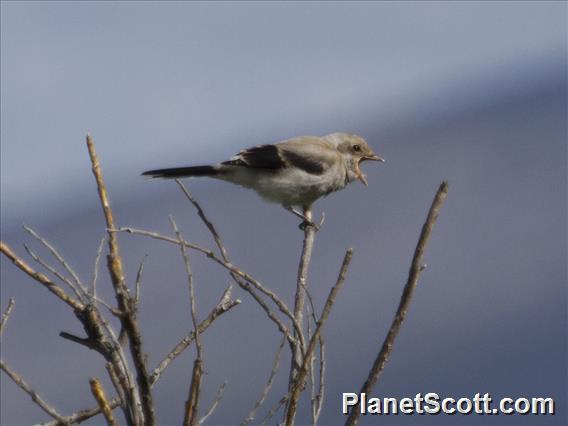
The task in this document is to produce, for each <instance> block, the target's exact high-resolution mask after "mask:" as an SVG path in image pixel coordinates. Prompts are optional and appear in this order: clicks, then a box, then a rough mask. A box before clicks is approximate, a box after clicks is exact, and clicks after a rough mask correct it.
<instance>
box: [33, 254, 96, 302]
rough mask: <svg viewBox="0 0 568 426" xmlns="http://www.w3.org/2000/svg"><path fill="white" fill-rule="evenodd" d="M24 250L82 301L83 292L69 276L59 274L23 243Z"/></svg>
mask: <svg viewBox="0 0 568 426" xmlns="http://www.w3.org/2000/svg"><path fill="white" fill-rule="evenodd" d="M24 250H26V252H27V253H28V255H29V256H30V257H31V258H32V259H33V260H34V261H35V262H37V263H39V264H40V265H41V266H43V267H44V268H45V269H46V270H48V271H49V272H51V273H52V274H53V275H55V276H56V277H57V278H59V279H60V280H61V281H62V282H63V283H64V284H67V286H68V287H69V288H70V289H71V291H72V292H73V293H74V294H75V296H77V299H79V300H81V301H82V302H84V301H85V300H84V297H83V294H82V293H81V292H80V291H79V289H78V288H77V287H76V284H75V283H73V281H71V280H70V279H69V278H67V277H66V276H64V275H63V274H61V273H60V272H59V271H58V270H57V269H55V268H54V267H53V266H51V265H49V264H48V263H47V262H46V261H44V260H43V259H42V258H40V257H39V256H38V255H37V254H36V253H35V252H34V251H33V250H32V249H30V248H29V247H28V246H27V245H26V244H24Z"/></svg>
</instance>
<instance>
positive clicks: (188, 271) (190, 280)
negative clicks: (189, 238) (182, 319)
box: [170, 216, 202, 359]
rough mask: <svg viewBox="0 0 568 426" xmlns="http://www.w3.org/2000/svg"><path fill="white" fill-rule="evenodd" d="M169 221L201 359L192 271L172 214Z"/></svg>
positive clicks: (198, 354) (198, 355) (198, 356)
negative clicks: (181, 268) (178, 249)
mask: <svg viewBox="0 0 568 426" xmlns="http://www.w3.org/2000/svg"><path fill="white" fill-rule="evenodd" d="M170 222H171V224H172V227H173V228H174V232H175V234H176V236H177V239H178V242H179V247H180V250H181V255H182V257H183V263H184V265H185V272H186V274H187V281H188V287H189V306H190V310H191V321H192V322H193V333H194V334H195V347H196V348H197V358H199V359H202V357H201V355H202V352H201V349H202V348H201V339H200V338H199V327H198V326H197V313H196V312H195V310H196V308H195V289H194V288H193V272H192V271H191V265H190V263H189V256H188V255H187V252H186V250H185V246H184V245H183V238H182V236H181V232H180V231H179V229H178V227H177V224H176V222H175V220H174V218H173V216H170Z"/></svg>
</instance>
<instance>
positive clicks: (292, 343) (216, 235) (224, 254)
mask: <svg viewBox="0 0 568 426" xmlns="http://www.w3.org/2000/svg"><path fill="white" fill-rule="evenodd" d="M176 183H177V184H178V186H179V187H180V188H181V190H182V191H183V193H184V195H185V196H186V198H187V199H188V200H189V201H190V202H191V204H193V206H194V207H195V209H196V210H197V215H198V216H199V218H200V219H201V220H202V222H203V223H204V224H205V226H206V227H207V229H208V230H209V232H210V233H211V236H212V237H213V239H214V240H215V244H216V245H217V247H218V248H219V252H220V253H221V258H222V259H223V260H224V261H225V262H226V263H228V264H230V263H231V262H230V260H229V255H228V253H227V250H226V249H225V246H224V244H223V240H222V239H221V237H220V235H219V233H218V232H217V230H216V229H215V226H214V225H213V223H212V222H211V221H210V220H209V219H208V218H207V215H206V214H205V211H204V210H203V208H202V207H201V205H200V204H199V202H198V201H197V200H196V199H195V198H194V197H193V195H191V193H190V192H189V190H188V189H187V188H186V186H185V185H184V184H183V183H182V181H181V180H179V179H176ZM230 275H231V277H232V278H233V280H234V281H235V282H236V283H237V285H238V286H239V287H241V288H242V289H243V290H244V291H246V292H248V293H249V294H250V295H251V296H252V298H253V299H254V300H255V301H256V302H257V303H258V304H259V305H260V307H261V308H262V309H263V310H264V311H265V313H266V315H267V316H268V318H269V319H271V320H272V321H273V322H274V323H275V324H276V326H277V327H278V330H279V331H280V332H281V333H282V334H284V335H285V336H286V338H287V339H288V342H289V343H290V348H291V350H292V352H294V351H295V350H296V349H295V348H296V346H297V344H298V342H299V343H300V345H301V351H302V352H303V351H304V350H305V342H304V339H303V335H301V336H300V339H295V338H294V337H293V336H292V334H291V333H290V332H289V331H288V328H287V327H286V326H284V324H283V323H282V322H281V321H280V320H279V319H278V318H277V317H276V316H275V315H274V313H273V312H272V311H271V310H270V308H269V307H268V305H267V304H266V303H265V302H264V300H263V299H262V298H261V297H260V296H259V295H258V294H256V292H255V291H254V289H253V288H251V287H250V285H246V283H245V282H243V281H242V280H241V279H240V278H239V276H238V275H237V274H236V273H235V272H232V271H231V272H230ZM260 291H261V292H262V290H260ZM263 293H264V292H263ZM264 294H266V293H264ZM268 296H269V297H271V298H273V297H277V296H276V294H275V293H274V295H273V296H270V295H268ZM273 301H274V303H276V305H277V306H278V307H279V308H280V310H281V311H282V308H281V307H280V306H279V303H281V304H282V305H283V306H284V307H285V309H286V310H287V311H288V312H289V309H288V307H287V306H286V305H285V304H284V302H282V301H280V302H278V301H276V300H274V299H273ZM283 313H284V314H285V315H286V316H288V317H289V318H290V319H291V320H292V323H293V325H294V327H295V328H296V329H297V331H299V330H300V327H299V324H298V323H296V321H295V319H294V318H293V317H292V316H291V315H288V314H287V313H286V312H283ZM300 334H301V333H300Z"/></svg>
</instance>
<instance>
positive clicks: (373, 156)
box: [359, 154, 385, 163]
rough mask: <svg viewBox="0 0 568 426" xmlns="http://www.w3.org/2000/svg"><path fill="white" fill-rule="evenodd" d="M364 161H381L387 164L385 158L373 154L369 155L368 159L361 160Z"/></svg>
mask: <svg viewBox="0 0 568 426" xmlns="http://www.w3.org/2000/svg"><path fill="white" fill-rule="evenodd" d="M363 160H371V161H380V162H381V163H384V162H385V159H384V158H383V157H380V156H378V155H377V154H373V155H368V156H366V157H363V158H361V160H360V161H359V162H361V161H363Z"/></svg>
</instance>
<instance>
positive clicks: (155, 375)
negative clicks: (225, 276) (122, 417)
mask: <svg viewBox="0 0 568 426" xmlns="http://www.w3.org/2000/svg"><path fill="white" fill-rule="evenodd" d="M240 303H241V301H240V300H238V299H237V300H232V299H231V286H229V287H227V289H226V290H225V292H224V293H223V296H222V297H221V299H220V300H219V303H217V305H216V306H215V307H214V308H213V310H212V311H211V312H210V313H209V315H208V316H207V318H205V319H204V320H203V321H202V322H201V323H200V324H199V326H198V330H199V333H200V334H203V333H204V332H205V330H207V328H209V326H210V325H211V324H212V323H213V321H215V320H216V319H217V318H218V317H219V316H221V315H222V314H224V313H225V312H228V311H229V310H231V309H232V308H234V307H235V306H237V305H238V304H240ZM194 340H195V333H194V331H193V330H192V331H191V332H190V333H189V334H188V335H187V336H186V337H184V338H183V339H182V340H181V341H180V342H179V343H178V344H177V345H176V346H175V347H174V348H173V349H172V350H171V351H170V352H169V353H168V355H167V356H166V357H165V358H164V359H163V360H162V361H161V362H160V364H158V366H157V367H156V368H155V369H154V371H153V372H152V374H151V376H150V382H151V383H152V384H154V383H156V382H157V381H158V379H159V378H160V376H161V374H162V373H163V372H164V370H165V369H166V368H167V367H168V366H169V364H170V363H171V362H172V361H173V360H174V359H175V358H176V357H177V356H179V355H180V354H181V353H182V352H183V351H184V350H185V349H186V348H187V347H188V346H189V345H190V344H191V342H193V341H194Z"/></svg>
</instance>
